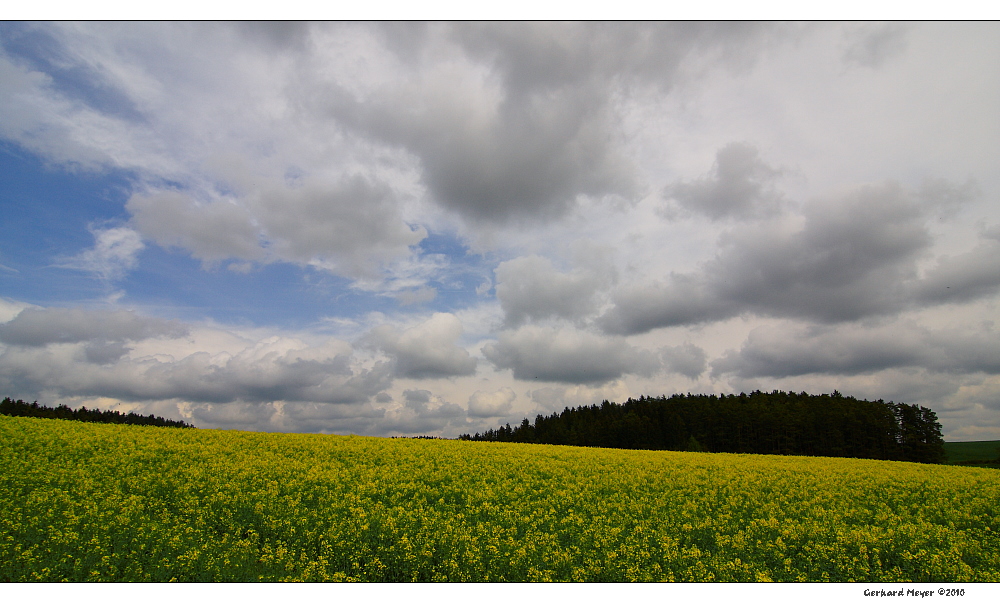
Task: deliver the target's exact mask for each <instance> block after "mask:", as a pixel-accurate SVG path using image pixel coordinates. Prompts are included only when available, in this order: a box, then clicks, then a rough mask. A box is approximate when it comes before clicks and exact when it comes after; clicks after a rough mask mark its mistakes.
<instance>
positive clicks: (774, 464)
mask: <svg viewBox="0 0 1000 603" xmlns="http://www.w3.org/2000/svg"><path fill="white" fill-rule="evenodd" d="M0 442H2V447H0V580H14V581H25V580H27V581H59V580H70V581H90V580H94V581H175V580H176V581H241V582H242V581H281V580H306V581H323V580H352V581H353V580H361V581H546V580H570V581H636V580H638V581H654V580H680V581H762V580H776V581H828V580H829V581H862V580H864V581H908V580H913V581H921V582H942V581H943V582H947V581H997V580H1000V536H998V532H1000V518H998V515H997V513H998V506H997V501H1000V473H998V472H997V471H995V470H991V469H978V468H966V467H952V466H941V465H919V464H912V463H900V462H889V461H870V460H859V459H833V458H806V457H778V456H755V455H731V454H702V453H689V452H652V451H637V450H609V449H598V448H573V447H563V446H542V445H530V444H497V443H481V442H461V441H448V440H400V439H396V440H392V439H380V438H363V437H355V436H347V437H344V436H324V435H303V434H268V433H250V432H235V431H209V430H177V429H166V428H158V427H138V426H124V425H105V424H89V423H73V422H68V421H56V420H49V419H34V418H21V417H0Z"/></svg>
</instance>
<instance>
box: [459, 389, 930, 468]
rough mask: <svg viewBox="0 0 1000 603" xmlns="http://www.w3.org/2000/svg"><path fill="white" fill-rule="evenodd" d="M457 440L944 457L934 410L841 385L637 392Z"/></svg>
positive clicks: (897, 457)
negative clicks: (810, 389)
mask: <svg viewBox="0 0 1000 603" xmlns="http://www.w3.org/2000/svg"><path fill="white" fill-rule="evenodd" d="M459 439H462V440H474V441H486V442H527V443H538V444H565V445H570V446H596V447H603V448H630V449H644V450H689V451H705V452H735V453H752V454H787V455H803V456H835V457H855V458H869V459H883V460H896V461H914V462H920V463H942V462H944V460H945V452H944V439H943V438H942V437H941V424H940V423H939V422H938V420H937V414H936V413H935V412H934V411H933V410H931V409H929V408H925V407H923V406H918V405H916V404H897V403H895V402H885V401H883V400H877V401H874V402H870V401H868V400H858V399H857V398H854V397H851V396H844V395H842V394H841V393H840V392H838V391H836V390H835V391H834V392H833V393H832V394H822V395H811V394H807V393H806V392H802V393H798V394H796V393H794V392H783V391H778V390H775V391H773V392H771V393H764V392H761V391H754V392H752V393H750V394H746V393H741V394H739V395H735V394H730V395H720V396H716V395H714V394H709V395H706V394H698V395H692V394H690V393H689V394H687V395H682V394H675V395H673V396H671V397H669V398H667V397H666V396H660V397H658V398H650V397H645V396H642V397H640V398H639V399H638V400H636V399H632V398H629V399H628V401H626V402H625V403H624V404H616V403H612V402H608V401H607V400H605V401H604V403H603V404H601V405H597V404H595V405H592V406H579V407H577V408H568V407H567V408H566V409H565V410H563V411H562V412H561V413H553V414H552V415H550V416H547V417H546V416H543V415H538V416H536V417H535V422H534V424H532V423H531V422H529V421H528V419H527V418H525V419H524V420H523V421H522V422H521V424H520V425H519V426H517V427H513V428H512V427H511V426H510V424H509V423H508V424H507V425H505V426H502V427H499V428H497V429H489V430H487V431H486V432H485V433H476V434H475V435H469V434H463V435H461V436H459Z"/></svg>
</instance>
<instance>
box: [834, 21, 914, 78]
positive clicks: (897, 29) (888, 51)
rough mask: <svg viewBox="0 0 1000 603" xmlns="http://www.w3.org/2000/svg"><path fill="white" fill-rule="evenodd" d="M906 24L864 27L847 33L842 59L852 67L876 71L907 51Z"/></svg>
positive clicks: (908, 27)
mask: <svg viewBox="0 0 1000 603" xmlns="http://www.w3.org/2000/svg"><path fill="white" fill-rule="evenodd" d="M909 29H910V26H909V25H908V24H906V23H886V24H872V25H864V26H861V27H859V28H856V29H854V30H853V31H848V32H846V33H845V42H846V44H845V48H844V53H843V56H842V59H843V61H844V63H845V64H847V65H851V66H860V67H869V68H872V69H876V68H878V67H881V66H882V64H883V63H885V62H886V61H888V60H889V59H891V58H893V57H895V56H898V55H900V54H902V53H903V51H905V50H906V35H907V33H908V31H909Z"/></svg>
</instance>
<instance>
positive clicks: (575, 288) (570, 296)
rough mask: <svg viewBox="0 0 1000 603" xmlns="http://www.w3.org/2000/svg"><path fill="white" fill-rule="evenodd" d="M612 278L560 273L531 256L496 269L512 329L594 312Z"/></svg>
mask: <svg viewBox="0 0 1000 603" xmlns="http://www.w3.org/2000/svg"><path fill="white" fill-rule="evenodd" d="M612 279H613V274H611V273H608V272H606V271H605V272H601V271H593V270H585V269H576V270H573V271H571V272H568V273H566V272H559V271H558V270H556V268H555V266H553V265H552V262H551V261H549V260H548V259H546V258H543V257H539V256H536V255H532V256H525V257H520V258H517V259H514V260H510V261H507V262H502V263H501V264H500V265H499V266H497V269H496V295H497V299H498V300H499V301H500V307H501V308H503V311H504V323H505V324H506V325H507V326H509V327H518V326H520V325H522V324H524V323H525V322H528V321H529V320H540V319H545V318H552V317H558V318H565V319H569V320H574V319H578V318H580V317H582V316H585V315H587V314H589V313H591V312H592V311H593V309H594V307H595V300H594V294H595V293H596V292H597V291H598V290H599V289H601V288H603V287H605V286H607V285H609V284H610V282H611V280H612Z"/></svg>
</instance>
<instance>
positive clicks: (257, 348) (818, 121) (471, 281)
mask: <svg viewBox="0 0 1000 603" xmlns="http://www.w3.org/2000/svg"><path fill="white" fill-rule="evenodd" d="M998 56H1000V25H997V24H996V23H946V24H938V23H918V24H912V25H910V24H903V23H892V24H884V25H883V24H876V23H863V24H852V23H823V24H791V23H783V24H778V25H770V24H766V23H754V24H748V25H741V24H734V23H728V24H696V23H680V24H669V23H657V24H624V23H618V24H595V23H591V24H559V23H544V24H519V23H502V24H492V25H479V24H471V23H463V24H439V23H421V24H364V23H345V24H341V23H322V24H295V23H282V24H274V25H269V24H220V23H182V24H165V23H140V24H130V23H82V24H80V23H77V24H58V23H43V24H25V23H3V24H0V175H2V176H0V182H2V183H3V185H2V187H0V208H2V212H0V225H2V233H3V235H2V237H0V395H3V396H12V397H14V398H23V399H25V400H38V401H39V402H42V403H45V404H49V405H55V404H59V403H65V404H69V405H71V406H74V407H78V406H80V405H86V406H88V407H99V408H113V409H116V410H122V411H126V410H134V411H136V412H141V413H155V414H158V415H161V416H166V417H171V418H180V419H184V420H187V421H189V422H192V423H194V424H195V425H196V426H198V427H204V428H222V429H250V430H266V431H295V432H322V433H340V434H345V433H355V434H365V435H378V436H388V435H416V434H428V435H440V436H445V437H454V436H457V435H458V434H460V433H465V432H470V433H471V432H475V431H482V430H483V429H486V428H489V427H495V426H497V425H499V424H502V423H505V422H511V423H517V422H520V420H521V418H523V417H526V416H527V417H534V416H535V415H536V414H539V413H543V414H549V413H551V412H554V411H561V410H562V409H563V408H564V407H566V406H577V405H580V404H592V403H599V402H600V401H602V400H605V399H608V400H612V401H616V402H622V401H624V400H625V399H627V398H628V397H629V396H636V397H637V396H639V395H661V394H665V395H670V394H673V393H677V392H681V393H684V392H689V391H690V392H692V393H738V392H740V391H752V390H755V389H761V390H767V391H770V390H773V389H782V390H794V391H803V390H805V391H807V392H810V393H822V392H830V391H833V390H834V389H837V390H839V391H841V392H843V393H844V394H846V395H853V396H857V397H859V398H860V397H864V398H868V399H879V398H881V399H885V400H893V401H897V402H907V403H918V404H921V405H925V406H929V407H930V408H932V409H934V410H935V411H936V412H937V413H938V417H939V419H940V420H941V422H942V424H943V426H944V433H945V436H946V438H947V439H950V440H984V439H1000V325H998V324H996V320H997V319H998V317H1000V311H998V302H1000V169H998V165H997V161H998V158H1000V112H998V111H997V107H1000V62H998V61H997V60H996V57H998Z"/></svg>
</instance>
